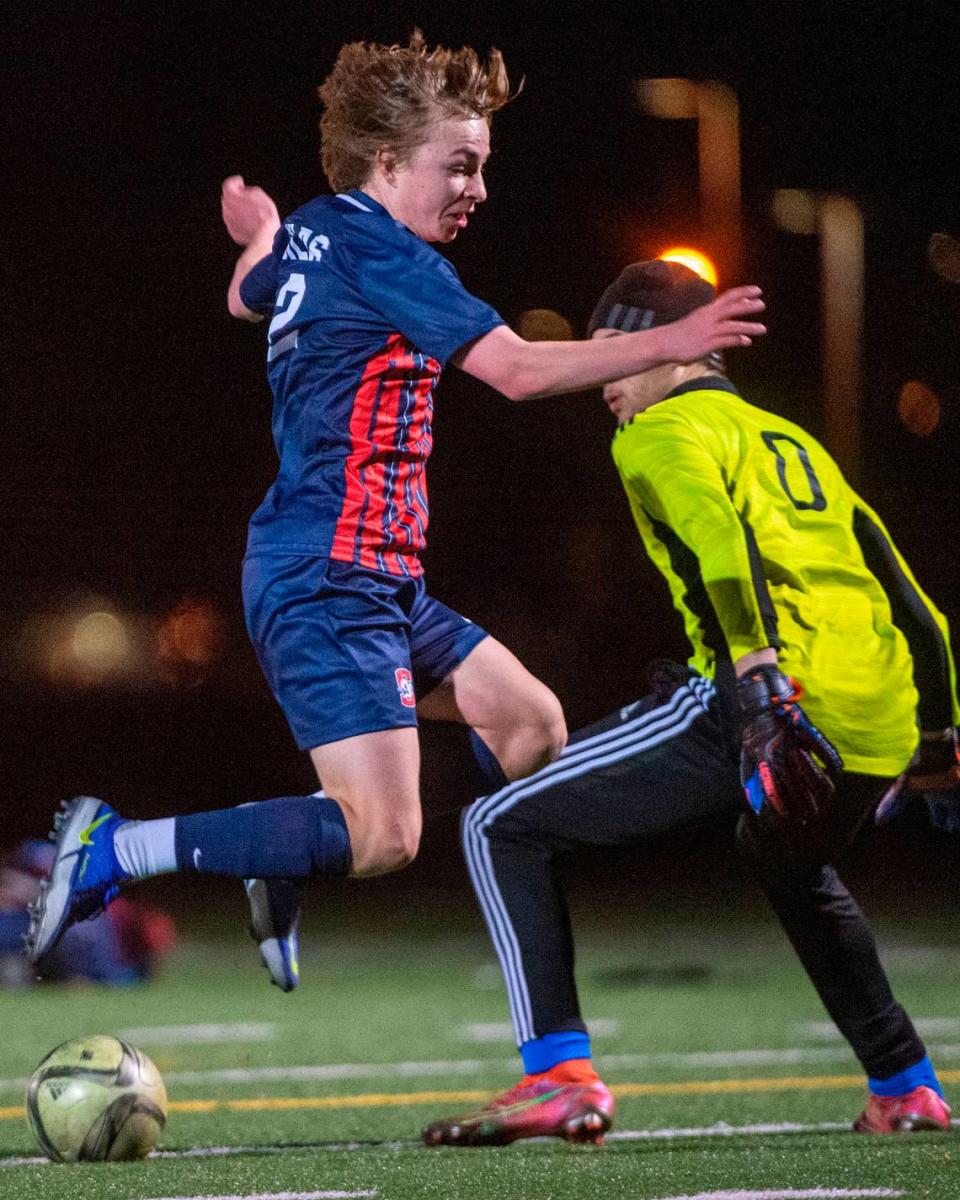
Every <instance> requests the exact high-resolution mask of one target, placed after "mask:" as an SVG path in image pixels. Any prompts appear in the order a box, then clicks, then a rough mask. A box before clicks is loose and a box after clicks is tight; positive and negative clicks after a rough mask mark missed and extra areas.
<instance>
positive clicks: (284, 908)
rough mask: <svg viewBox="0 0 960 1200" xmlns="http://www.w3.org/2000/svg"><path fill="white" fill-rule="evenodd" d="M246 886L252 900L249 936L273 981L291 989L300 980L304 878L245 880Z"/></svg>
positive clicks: (285, 989)
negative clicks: (299, 936) (299, 924)
mask: <svg viewBox="0 0 960 1200" xmlns="http://www.w3.org/2000/svg"><path fill="white" fill-rule="evenodd" d="M243 886H244V887H245V888H246V889H247V899H248V900H249V901H250V936H251V937H252V938H253V940H254V941H255V942H257V943H258V944H259V946H260V957H261V959H262V960H263V965H264V966H265V967H266V968H267V972H268V973H269V975H270V982H271V983H272V984H275V985H276V987H278V988H280V990H281V991H282V992H292V991H293V989H294V988H295V987H296V986H297V984H298V983H299V982H300V962H299V960H298V949H297V921H298V920H299V917H300V900H301V898H302V896H303V880H300V879H245V880H244V881H243Z"/></svg>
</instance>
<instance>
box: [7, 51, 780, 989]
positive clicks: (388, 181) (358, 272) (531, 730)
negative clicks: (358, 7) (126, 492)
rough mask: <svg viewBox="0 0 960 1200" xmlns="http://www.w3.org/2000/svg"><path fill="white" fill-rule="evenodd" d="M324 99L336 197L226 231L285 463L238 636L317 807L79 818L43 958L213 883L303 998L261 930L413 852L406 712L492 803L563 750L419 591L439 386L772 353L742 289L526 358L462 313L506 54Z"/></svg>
mask: <svg viewBox="0 0 960 1200" xmlns="http://www.w3.org/2000/svg"><path fill="white" fill-rule="evenodd" d="M320 95H321V98H322V100H323V103H324V106H325V111H324V115H323V119H322V122H321V135H322V160H323V166H324V170H325V172H326V174H327V177H328V180H329V182H330V183H331V185H332V187H333V189H334V191H335V193H336V194H335V195H329V196H322V197H320V198H318V199H316V200H313V201H310V202H309V203H307V204H305V205H303V206H302V207H300V208H299V209H297V210H296V211H295V212H294V213H292V214H291V215H290V216H289V217H287V218H286V220H284V221H283V222H282V224H281V223H279V222H278V220H277V214H276V210H275V208H274V206H273V204H272V202H271V201H270V200H269V197H267V196H266V194H265V193H263V192H262V191H261V190H260V189H258V188H248V187H247V186H246V185H245V184H244V183H243V181H242V179H240V178H239V177H233V178H231V179H228V180H227V181H226V182H225V184H224V189H223V213H224V218H225V221H226V224H227V227H228V230H229V232H230V233H231V234H232V236H233V237H234V238H235V239H236V240H237V241H238V242H239V243H240V244H241V245H242V246H243V250H242V253H241V254H240V257H239V260H238V262H237V265H236V269H235V271H234V274H233V278H232V281H231V283H230V287H229V293H228V306H229V309H230V312H231V313H232V314H233V315H234V316H237V317H240V318H243V319H248V320H260V319H262V318H264V317H268V318H269V328H268V334H267V363H268V374H269V379H270V385H271V388H272V391H273V434H274V441H275V444H276V449H277V453H278V456H279V459H280V464H279V471H278V474H277V478H276V480H275V482H274V484H273V485H272V486H271V488H270V490H269V491H268V493H267V495H266V497H265V499H264V501H263V503H262V504H261V505H260V507H259V508H258V509H257V511H256V512H255V513H254V515H253V517H252V519H251V521H250V532H249V539H248V545H247V553H246V558H245V560H244V567H243V595H244V603H245V611H246V617H247V624H248V628H249V631H250V635H251V638H252V640H253V644H254V647H255V649H256V652H257V655H258V658H259V661H260V663H261V665H262V667H263V670H264V673H265V675H266V677H267V679H268V681H269V683H270V686H271V688H272V690H273V692H274V695H275V696H276V698H277V700H278V702H279V704H280V705H281V707H282V709H283V711H284V713H285V715H286V717H287V720H288V722H289V724H290V727H291V730H292V731H293V734H294V737H295V739H296V742H297V744H298V746H299V747H300V748H301V749H303V750H307V751H309V753H310V757H311V759H312V761H313V764H314V766H315V768H316V771H317V775H318V777H319V780H320V782H321V790H320V791H318V792H316V793H314V794H312V795H309V796H295V797H280V798H276V799H273V800H266V801H262V802H259V803H250V804H241V805H239V806H238V807H235V808H230V809H225V810H221V811H215V812H207V813H199V814H192V815H188V816H182V817H176V818H167V819H161V820H155V821H143V822H133V821H126V820H124V819H123V818H122V817H120V816H119V815H118V814H117V813H115V812H114V810H113V809H112V808H111V807H110V806H109V805H107V804H105V803H103V802H102V801H99V800H97V799H95V798H92V797H79V798H77V799H75V800H74V801H72V802H71V803H70V804H69V805H67V806H66V808H65V812H64V813H63V814H62V815H61V816H60V817H58V820H57V834H58V836H57V858H56V861H55V863H54V867H53V870H52V872H51V875H50V878H49V880H48V881H47V883H46V885H45V887H44V890H43V893H42V895H41V896H40V898H39V899H38V901H37V903H36V904H35V905H34V908H33V911H32V920H31V927H30V932H29V934H28V938H27V952H28V955H29V957H30V958H31V959H32V960H34V961H36V960H38V959H40V958H42V956H43V955H44V953H45V952H46V951H47V950H49V949H50V948H51V947H52V946H53V945H54V944H55V942H56V940H57V939H58V937H59V936H60V934H61V933H62V932H63V930H64V929H66V928H67V927H68V926H69V925H70V924H71V923H73V922H75V921H77V920H80V919H83V918H85V917H87V916H90V915H92V914H94V913H95V912H97V911H99V910H100V909H101V908H102V907H103V906H104V905H105V904H106V903H109V901H110V899H111V898H112V897H113V895H115V894H116V892H117V890H118V888H119V886H120V885H121V884H123V883H124V882H125V881H128V880H132V879H136V878H143V877H145V876H151V875H156V874H161V873H165V872H173V871H187V872H190V871H193V872H210V873H216V874H222V875H227V876H234V877H238V878H241V879H245V880H248V881H250V882H249V888H250V892H251V901H252V903H253V907H254V916H255V926H258V928H257V936H258V939H259V940H261V943H262V949H264V951H265V953H267V954H270V953H272V954H273V955H274V958H273V959H270V960H269V961H268V966H269V967H270V971H271V976H272V977H273V978H274V980H275V981H276V982H279V983H280V984H281V986H284V987H287V986H292V985H293V983H295V981H296V976H297V966H296V947H295V942H294V939H293V938H292V937H290V936H287V934H288V933H289V930H288V929H286V928H285V926H284V920H283V919H281V918H282V914H280V916H276V914H275V913H274V904H275V903H278V904H281V905H282V904H283V903H284V901H285V897H284V895H283V894H282V889H283V888H285V887H288V888H289V889H290V890H292V892H293V900H292V902H293V903H294V904H295V902H296V890H297V887H298V881H302V880H304V879H306V878H307V877H309V876H311V875H341V876H342V875H347V874H352V875H354V876H360V877H362V876H369V875H377V874H380V873H383V872H387V871H392V870H396V869H397V868H399V867H402V866H404V865H405V864H406V863H408V862H409V861H410V860H411V859H412V858H413V856H414V854H415V853H416V850H417V845H418V841H419V837H420V827H421V811H420V797H419V780H418V776H419V765H420V750H419V743H418V738H417V730H416V725H417V719H418V716H420V717H427V718H433V719H440V720H447V721H456V722H460V723H462V724H464V725H465V726H467V727H468V728H469V729H470V730H471V731H472V739H473V745H474V748H475V752H476V757H477V761H478V764H479V767H480V770H481V772H482V774H483V777H484V778H485V780H486V784H485V786H486V787H491V786H502V785H503V784H506V783H507V782H508V781H509V780H515V779H518V778H521V777H523V776H525V775H527V774H529V773H530V772H532V771H534V770H536V769H538V768H540V767H542V766H544V765H545V764H547V763H548V762H550V761H551V760H552V759H554V758H555V757H556V755H557V754H558V753H559V751H560V750H561V748H562V746H563V745H564V742H565V739H566V730H565V726H564V721H563V715H562V712H561V709H560V705H559V703H558V702H557V700H556V698H555V697H554V696H553V695H552V693H551V692H550V691H549V690H548V689H547V688H546V687H545V686H544V685H543V684H541V683H540V682H538V681H537V680H536V679H534V678H533V677H532V676H531V675H530V674H529V673H528V672H527V671H526V670H525V669H524V667H523V666H522V665H521V664H520V663H519V662H518V661H517V659H516V658H514V656H513V655H512V654H511V653H510V652H509V651H508V650H507V649H505V648H504V647H503V646H502V645H500V644H499V643H498V642H496V641H495V640H494V639H493V638H491V637H489V636H488V635H487V634H486V633H485V632H484V631H483V630H482V629H479V628H477V627H476V626H475V625H473V624H472V623H471V622H469V621H468V620H466V619H465V618H463V617H461V616H459V615H458V614H456V613H454V612H451V611H450V610H449V609H448V608H446V607H445V606H444V605H442V604H440V603H439V602H438V601H436V600H434V599H432V598H431V597H430V596H429V595H428V594H427V592H426V590H425V588H424V583H423V575H422V569H421V565H420V559H419V553H420V551H421V549H422V548H423V545H424V536H425V531H426V525H427V489H426V478H425V474H424V471H425V465H426V461H427V458H428V456H429V453H430V448H431V441H432V434H431V414H432V397H433V391H434V387H435V385H436V382H437V380H438V378H439V376H440V372H441V370H442V368H443V366H444V364H445V363H447V362H453V363H454V364H456V365H457V366H458V367H460V368H461V369H462V370H464V371H467V372H468V373H470V374H471V375H474V376H476V377H477V378H479V379H481V380H483V381H484V382H486V383H488V384H489V385H490V386H492V387H494V388H496V389H498V390H499V391H501V392H503V393H504V394H505V395H507V396H508V397H509V398H511V399H514V400H523V399H527V398H531V397H534V396H546V395H554V394H559V393H564V392H570V391H576V390H579V389H583V388H586V387H591V386H594V385H597V384H600V383H603V382H605V381H607V380H610V379H615V378H618V377H620V376H622V375H624V374H629V373H632V372H635V371H638V370H642V369H644V368H646V367H650V366H653V365H655V364H657V363H663V362H669V361H689V360H696V359H698V358H701V357H702V356H703V355H705V354H708V353H710V352H712V351H718V350H721V349H723V348H725V347H729V346H740V345H746V344H749V342H750V339H751V338H752V337H753V336H756V335H758V334H761V333H762V332H763V326H762V325H759V324H757V323H755V321H753V320H751V319H750V318H752V317H754V316H755V315H756V314H757V313H758V312H759V311H760V310H761V309H762V307H763V304H762V301H761V300H760V299H759V289H757V288H752V287H747V288H738V289H734V290H732V291H730V292H727V293H725V294H724V295H722V296H720V297H719V298H718V299H717V300H716V301H715V302H713V303H711V304H709V305H707V306H705V307H702V308H700V309H698V310H697V311H696V312H693V313H691V314H690V315H689V316H688V317H687V318H685V319H684V320H682V321H679V322H677V323H676V324H675V325H673V326H672V327H671V328H669V329H654V330H650V331H646V332H636V333H631V334H627V335H625V336H623V337H621V338H617V339H615V340H612V341H610V342H607V343H601V342H589V341H586V342H580V343H575V342H563V343H551V342H540V343H528V342H525V341H524V340H523V339H521V338H520V337H518V336H517V335H516V334H514V333H513V332H512V331H511V330H510V329H508V328H507V326H506V325H505V324H504V323H503V321H502V319H501V317H500V316H499V315H498V314H497V312H496V311H495V310H494V309H492V308H491V307H490V306H489V305H488V304H485V303H484V302H483V301H481V300H478V299H476V298H475V297H473V296H471V295H470V293H469V292H467V291H466V289H465V288H464V287H463V285H462V284H461V282H460V280H459V278H458V277H457V274H456V272H455V271H454V269H453V267H452V266H451V265H450V264H449V262H447V260H446V259H444V258H443V257H442V256H441V255H440V254H439V253H438V252H437V251H436V250H435V249H433V247H432V245H431V243H441V244H442V243H447V242H450V241H452V240H453V239H454V238H455V237H456V236H457V235H458V234H459V233H460V231H461V230H463V229H465V228H466V227H467V225H468V223H469V219H470V215H471V213H472V212H473V211H474V209H475V207H476V205H478V204H480V203H482V202H483V201H484V200H485V199H486V188H485V185H484V179H483V168H484V164H485V163H486V160H487V156H488V155H489V152H490V119H491V116H492V114H493V113H494V112H495V111H496V110H497V109H498V108H500V107H501V106H502V105H503V104H504V103H505V102H506V101H507V99H508V98H509V84H508V80H507V75H506V71H505V68H504V65H503V61H502V59H501V56H500V55H499V53H498V52H496V51H493V52H491V54H490V56H489V59H488V61H487V63H486V64H482V63H481V62H480V60H479V59H478V58H477V55H476V54H475V53H474V51H473V50H470V49H463V50H461V51H458V52H451V51H449V50H446V49H443V48H437V49H433V50H429V49H428V48H427V47H426V45H425V44H424V42H423V40H422V38H421V37H420V35H419V34H417V35H415V36H414V37H413V38H412V39H411V42H410V45H409V46H407V47H400V46H381V45H368V44H364V43H357V44H353V45H348V46H344V47H343V48H342V50H341V52H340V54H339V56H338V59H337V62H336V64H335V66H334V69H333V72H332V74H331V75H330V76H329V78H328V79H327V80H326V81H325V82H324V84H323V86H322V87H321V89H320ZM238 799H240V798H239V797H238ZM283 880H287V881H292V882H291V883H289V884H281V883H277V885H276V888H273V889H272V885H271V883H270V882H264V881H283ZM271 890H273V892H274V893H275V894H273V895H272V894H271ZM276 893H279V894H280V898H279V900H277V896H276ZM288 915H289V914H288ZM258 916H259V917H260V918H262V919H261V920H260V921H259V922H258V920H257V918H258ZM275 916H276V919H274V918H275ZM271 926H274V927H275V928H276V929H277V931H278V936H276V937H272V936H271Z"/></svg>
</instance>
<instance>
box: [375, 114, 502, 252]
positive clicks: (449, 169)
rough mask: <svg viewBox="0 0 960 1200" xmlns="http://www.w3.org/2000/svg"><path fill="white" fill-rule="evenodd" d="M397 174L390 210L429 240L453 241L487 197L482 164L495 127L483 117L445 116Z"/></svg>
mask: <svg viewBox="0 0 960 1200" xmlns="http://www.w3.org/2000/svg"><path fill="white" fill-rule="evenodd" d="M429 131H430V137H429V139H428V140H427V141H425V142H423V143H422V144H421V145H419V146H418V147H417V148H416V150H414V152H413V153H412V154H411V156H410V158H409V159H408V160H407V161H406V162H405V163H403V164H401V165H399V166H397V167H396V168H395V169H394V171H393V174H392V179H391V184H392V195H391V200H392V201H393V203H392V204H391V206H390V212H391V214H392V215H393V216H394V217H396V218H397V220H398V221H402V222H403V224H404V225H406V226H407V228H408V229H411V230H413V232H414V233H415V234H416V235H417V236H418V237H421V238H423V240H424V241H425V242H452V241H453V239H454V238H455V237H456V236H457V234H458V233H459V232H460V230H461V229H466V227H467V219H468V217H469V214H470V213H472V212H473V210H474V209H475V208H476V206H477V205H478V204H482V203H483V201H484V200H486V198H487V189H486V187H485V186H484V183H483V166H484V163H485V162H486V161H487V159H488V158H489V157H490V127H489V126H488V125H487V122H486V121H484V120H483V119H482V118H481V117H474V118H470V119H463V120H461V119H457V118H453V117H446V118H443V119H441V120H439V121H434V122H433V123H432V124H431V125H430V126H429Z"/></svg>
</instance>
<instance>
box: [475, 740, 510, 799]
mask: <svg viewBox="0 0 960 1200" xmlns="http://www.w3.org/2000/svg"><path fill="white" fill-rule="evenodd" d="M470 749H471V750H472V751H473V760H474V762H475V763H476V767H477V769H476V771H475V772H474V778H473V780H472V782H473V785H474V786H473V795H475V796H481V795H487V796H489V795H492V794H493V793H494V792H499V791H500V789H501V788H505V787H506V786H507V784H508V783H509V782H510V780H509V779H507V777H506V775H504V773H503V767H501V766H500V763H499V762H498V761H497V757H496V755H495V754H494V753H493V751H492V750H491V749H490V747H489V746H488V745H487V743H486V742H485V741H484V740H483V738H482V737H481V736H480V735H479V733H477V731H476V730H475V729H471V730H470Z"/></svg>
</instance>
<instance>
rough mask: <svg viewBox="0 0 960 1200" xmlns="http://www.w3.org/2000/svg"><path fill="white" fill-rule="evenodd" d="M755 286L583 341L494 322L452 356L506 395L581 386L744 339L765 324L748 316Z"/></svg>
mask: <svg viewBox="0 0 960 1200" xmlns="http://www.w3.org/2000/svg"><path fill="white" fill-rule="evenodd" d="M763 308H764V303H763V301H762V300H761V299H760V289H759V288H758V287H752V286H751V287H738V288H731V289H730V290H729V291H726V292H723V293H722V294H721V295H720V296H718V297H717V298H716V300H714V301H713V302H712V303H710V304H705V305H703V306H702V307H701V308H698V309H695V310H694V311H693V312H692V313H690V314H689V315H688V316H686V317H683V318H682V319H681V320H679V321H674V322H673V323H672V324H670V325H662V326H660V327H658V328H656V329H650V330H647V331H645V332H643V333H626V334H623V335H621V336H620V337H616V338H602V339H599V340H597V341H584V342H526V341H524V340H523V338H521V337H518V336H517V334H515V333H514V332H513V331H512V330H511V329H508V328H507V327H506V326H505V325H499V326H497V328H496V329H492V330H491V331H490V332H489V333H486V334H484V335H483V337H480V338H477V340H476V341H475V342H471V343H470V345H469V346H466V347H465V348H464V349H462V350H461V351H459V352H458V353H457V354H456V355H454V357H453V359H452V361H453V362H454V363H455V364H456V365H457V366H458V367H460V368H461V369H462V370H464V371H466V372H467V373H468V374H470V375H474V376H476V378H477V379H482V380H483V382H484V383H487V384H489V385H490V386H491V387H494V388H496V389H497V391H499V392H502V393H503V394H504V395H505V396H507V397H508V398H509V399H511V400H533V399H535V398H536V397H538V396H557V395H561V394H562V393H564V392H577V391H582V390H583V389H584V388H591V387H597V386H598V385H599V384H603V383H609V382H610V381H611V380H613V379H622V378H624V377H625V376H627V375H636V374H638V373H639V372H641V371H646V370H649V368H650V367H658V366H660V365H661V364H662V363H668V362H696V361H697V360H698V359H701V358H705V357H706V356H707V355H708V354H710V353H712V352H713V351H715V350H727V349H730V348H731V347H733V346H749V345H750V343H751V341H752V340H753V339H754V338H755V337H760V336H761V335H762V334H764V333H766V327H765V326H764V325H761V324H759V323H758V322H757V321H755V320H752V319H750V318H753V317H755V316H757V314H758V313H760V312H762V311H763Z"/></svg>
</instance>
